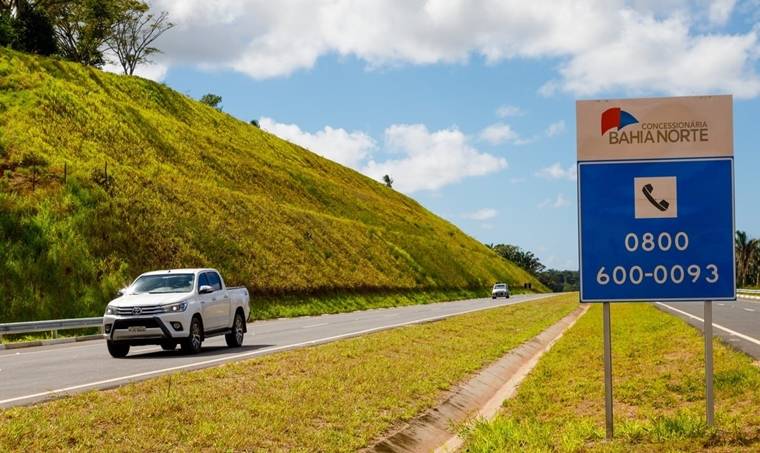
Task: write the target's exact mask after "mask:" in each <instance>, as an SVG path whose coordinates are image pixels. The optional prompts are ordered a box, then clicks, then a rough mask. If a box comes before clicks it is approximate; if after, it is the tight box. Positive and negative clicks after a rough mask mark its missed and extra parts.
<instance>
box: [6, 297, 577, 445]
mask: <svg viewBox="0 0 760 453" xmlns="http://www.w3.org/2000/svg"><path fill="white" fill-rule="evenodd" d="M577 307H578V298H577V295H562V296H553V297H550V298H548V299H543V300H540V301H535V302H526V303H521V304H516V305H512V306H507V307H502V308H494V309H489V310H485V311H479V312H475V313H470V314H467V315H462V316H457V317H454V318H450V319H446V320H442V321H437V322H433V323H426V324H419V325H413V326H408V327H402V328H398V329H393V330H389V331H385V332H379V333H376V334H372V335H366V336H362V337H357V338H352V339H347V340H342V341H339V342H335V343H330V344H326V345H321V346H315V347H310V348H306V349H299V350H294V351H290V352H284V353H279V354H274V355H269V356H263V357H260V358H257V359H253V360H247V361H243V362H237V363H234V364H228V365H224V366H221V367H218V368H213V369H207V370H201V371H193V372H184V373H179V374H176V375H173V376H165V377H161V378H156V379H151V380H148V381H145V382H141V383H136V384H130V385H127V386H124V387H121V388H119V389H115V390H109V391H100V392H98V391H92V392H88V393H85V394H80V395H77V396H72V397H67V398H64V399H60V400H56V401H52V402H48V403H42V404H39V405H37V406H32V407H19V408H13V409H8V410H4V411H0V451H57V450H81V451H105V450H118V451H173V450H178V449H179V450H188V451H206V450H214V451H330V452H337V451H356V450H357V449H360V448H362V447H364V446H367V445H370V444H371V443H372V442H373V441H374V440H377V439H378V438H379V437H380V436H382V435H383V434H384V433H388V432H390V431H391V430H392V429H393V428H394V427H398V426H400V424H401V423H403V422H404V421H407V420H410V419H411V418H414V417H415V416H417V415H418V414H420V413H421V412H423V411H424V410H426V409H428V408H430V407H433V406H435V405H436V404H437V403H438V402H439V401H440V399H441V398H442V396H443V395H444V391H445V390H446V389H448V388H450V387H451V386H452V385H454V384H456V383H457V382H460V381H462V380H464V379H465V378H467V377H468V375H470V374H471V373H473V372H475V371H477V370H479V369H480V368H482V367H483V366H485V365H487V364H489V363H490V362H492V361H494V360H495V359H497V358H499V357H501V356H502V355H504V354H505V353H506V352H508V351H510V350H511V349H513V348H515V347H516V346H518V345H520V344H521V343H523V342H525V341H527V340H528V339H530V338H532V337H534V336H535V335H537V334H538V333H540V332H541V331H543V330H544V329H546V328H548V327H549V326H551V325H552V324H554V323H555V322H556V321H558V320H560V319H561V318H562V317H564V316H565V315H567V314H569V313H570V312H572V311H573V310H574V309H576V308H577ZM159 354H166V353H159ZM125 360H129V359H125ZM40 420H44V423H40ZM156 439H161V441H160V442H157V441H156Z"/></svg>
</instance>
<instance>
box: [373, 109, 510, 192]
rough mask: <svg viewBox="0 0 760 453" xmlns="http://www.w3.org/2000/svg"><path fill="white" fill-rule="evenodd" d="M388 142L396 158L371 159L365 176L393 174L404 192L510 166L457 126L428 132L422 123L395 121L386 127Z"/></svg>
mask: <svg viewBox="0 0 760 453" xmlns="http://www.w3.org/2000/svg"><path fill="white" fill-rule="evenodd" d="M385 145H386V147H387V148H388V149H389V150H391V151H393V152H394V153H395V154H400V155H401V157H399V158H397V159H389V160H386V161H377V160H374V159H373V160H370V161H369V162H368V163H367V164H366V165H365V166H364V167H363V168H362V172H363V173H365V174H366V175H368V176H370V177H372V178H375V179H380V178H382V176H383V175H386V174H387V175H390V176H391V177H392V178H393V179H394V180H395V184H394V187H395V188H397V189H398V190H400V191H402V192H407V193H410V192H416V191H419V190H438V189H440V188H442V187H444V186H446V185H448V184H452V183H455V182H458V181H461V180H462V179H464V178H466V177H469V176H481V175H486V174H489V173H494V172H498V171H500V170H503V169H505V168H507V161H506V160H505V159H503V158H501V157H496V156H494V155H491V154H487V153H481V152H480V151H478V150H477V149H475V148H474V147H473V146H472V145H471V144H470V143H469V139H468V138H467V136H465V134H463V133H462V132H461V131H459V130H458V129H456V128H449V129H443V130H439V131H435V132H430V131H428V129H427V127H425V126H424V125H422V124H396V125H393V126H391V127H389V128H387V129H386V130H385Z"/></svg>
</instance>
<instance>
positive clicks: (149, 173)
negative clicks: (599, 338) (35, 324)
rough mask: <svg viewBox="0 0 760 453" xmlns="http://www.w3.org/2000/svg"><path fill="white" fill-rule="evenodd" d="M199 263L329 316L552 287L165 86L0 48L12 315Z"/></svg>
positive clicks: (1, 209)
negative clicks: (312, 303) (345, 309)
mask: <svg viewBox="0 0 760 453" xmlns="http://www.w3.org/2000/svg"><path fill="white" fill-rule="evenodd" d="M201 266H204V267H205V266H209V267H215V268H218V269H219V270H220V271H221V272H222V274H223V275H224V276H225V278H226V279H227V280H228V282H227V283H228V284H230V285H246V286H247V287H248V289H249V290H250V291H251V299H252V301H257V300H264V301H273V300H279V299H280V298H284V299H285V300H287V301H292V300H295V299H298V298H301V299H302V300H316V299H318V300H320V301H321V302H322V303H323V304H324V305H325V306H327V307H329V308H328V311H335V310H334V308H333V307H332V306H331V304H330V300H335V303H336V304H337V305H340V304H342V303H343V302H341V300H343V299H345V298H346V297H347V296H346V295H349V296H350V297H359V296H361V297H363V296H365V295H366V297H365V299H366V302H365V303H364V305H361V304H359V305H361V306H363V307H368V306H373V305H372V303H371V302H372V301H378V303H379V305H380V306H384V305H386V304H387V303H388V301H389V300H390V299H386V298H383V297H380V298H376V297H374V296H372V295H374V294H383V295H389V294H392V293H400V294H402V295H409V294H410V292H418V293H419V294H418V296H414V297H415V299H417V300H424V299H425V297H424V296H425V295H426V294H429V295H433V296H435V294H442V293H444V292H452V291H453V292H456V291H483V292H484V293H485V291H486V290H487V288H488V287H490V285H492V284H493V283H494V282H496V281H505V282H507V283H509V284H510V285H511V286H513V287H521V286H523V285H524V284H525V283H530V284H531V286H532V288H533V289H534V290H537V291H545V290H546V288H545V287H544V286H543V285H541V283H539V282H538V281H537V280H536V279H535V278H534V277H533V276H531V275H530V274H529V273H527V272H525V271H524V270H522V269H520V268H519V267H517V266H515V265H514V264H513V263H510V262H507V261H505V260H503V259H501V258H499V257H498V256H497V255H496V254H495V253H494V252H493V251H491V250H489V249H488V248H486V247H485V246H484V245H482V244H480V243H478V242H477V241H475V240H474V239H472V238H471V237H469V236H467V235H465V234H464V233H462V232H461V231H460V230H459V229H457V228H456V227H455V226H454V225H452V224H451V223H449V222H447V221H445V220H443V219H441V218H439V217H436V216H435V215H433V214H432V213H430V212H429V211H427V210H426V209H425V208H423V207H422V206H420V205H419V204H418V203H417V202H415V201H414V200H412V199H411V198H409V197H406V196H404V195H403V194H401V193H399V192H397V191H395V190H392V189H389V188H388V187H385V185H383V184H382V183H381V182H379V181H373V180H372V179H370V178H367V177H365V176H363V175H361V174H359V173H357V172H355V171H353V170H351V169H348V168H346V167H343V166H341V165H338V164H336V163H334V162H332V161H329V160H327V159H323V158H321V157H319V156H317V155H316V154H313V153H311V152H309V151H307V150H305V149H303V148H300V147H298V146H296V145H293V144H291V143H288V142H285V141H284V140H281V139H279V138H277V137H275V136H273V135H271V134H268V133H266V132H265V131H262V130H261V129H259V128H258V127H256V126H254V125H251V124H249V123H248V122H244V121H240V120H238V119H235V118H233V117H231V116H229V115H227V114H225V113H223V112H220V111H218V110H217V109H215V108H212V107H210V106H209V105H206V104H204V103H201V102H198V101H196V100H194V99H191V98H189V97H187V96H185V95H182V94H180V93H177V92H175V91H173V90H171V89H169V88H168V87H166V86H165V85H161V84H158V83H154V82H151V81H148V80H144V79H141V78H139V77H129V76H119V75H115V74H109V73H104V72H102V71H100V70H98V69H96V68H92V67H88V66H83V65H80V64H75V63H70V62H65V61H60V60H58V59H55V58H46V57H39V56H32V55H28V54H23V53H19V52H16V51H12V50H8V49H0V273H2V275H3V278H2V279H0V320H2V321H3V322H13V321H24V320H34V319H52V318H69V317H82V316H99V315H101V314H102V313H103V310H104V307H105V304H106V303H107V301H108V300H109V299H111V298H112V297H113V296H114V294H115V293H116V291H117V290H118V289H119V288H120V287H122V286H124V285H125V284H127V283H129V282H130V281H131V280H132V279H133V278H135V277H136V276H137V275H138V274H140V273H142V272H145V271H147V270H154V269H166V268H179V267H201ZM357 295H358V296H357ZM404 297H407V296H404ZM409 297H411V296H409ZM431 298H433V299H434V298H435V297H431ZM402 299H403V298H402ZM254 303H255V302H254ZM292 305H293V304H291V303H282V304H279V305H278V306H283V307H285V306H292ZM301 305H303V304H301ZM355 305H356V304H355ZM255 310H257V311H256V312H260V313H267V316H280V315H283V316H284V315H286V314H287V312H288V310H289V309H285V311H282V312H280V313H279V314H278V313H277V312H276V310H275V309H273V308H272V309H267V308H266V307H263V308H261V307H256V308H255ZM308 312H309V313H313V312H314V311H313V310H311V311H308Z"/></svg>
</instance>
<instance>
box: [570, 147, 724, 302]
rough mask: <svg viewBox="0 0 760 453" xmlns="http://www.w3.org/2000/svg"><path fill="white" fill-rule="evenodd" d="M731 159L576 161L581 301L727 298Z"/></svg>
mask: <svg viewBox="0 0 760 453" xmlns="http://www.w3.org/2000/svg"><path fill="white" fill-rule="evenodd" d="M733 187H734V184H733V158H707V159H679V160H644V161H609V162H580V163H579V164H578V193H579V205H578V211H579V212H578V215H579V225H580V228H579V240H580V261H581V263H580V264H581V266H580V272H581V300H582V301H583V302H614V301H657V300H683V301H688V300H694V301H696V300H699V301H703V300H733V299H735V298H736V291H735V287H736V285H735V283H736V282H735V267H734V231H735V228H734V209H733V208H734V194H733Z"/></svg>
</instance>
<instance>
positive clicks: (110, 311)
mask: <svg viewBox="0 0 760 453" xmlns="http://www.w3.org/2000/svg"><path fill="white" fill-rule="evenodd" d="M106 314H107V315H115V314H116V309H115V308H114V307H112V306H110V305H109V306H107V307H106Z"/></svg>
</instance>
